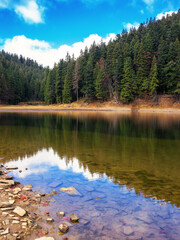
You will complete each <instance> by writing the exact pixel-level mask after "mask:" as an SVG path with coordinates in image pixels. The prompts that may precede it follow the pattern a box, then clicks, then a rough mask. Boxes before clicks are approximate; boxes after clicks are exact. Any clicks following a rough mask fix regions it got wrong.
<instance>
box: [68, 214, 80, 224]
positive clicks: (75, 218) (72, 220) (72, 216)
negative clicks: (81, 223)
mask: <svg viewBox="0 0 180 240" xmlns="http://www.w3.org/2000/svg"><path fill="white" fill-rule="evenodd" d="M70 219H71V222H77V221H78V220H79V218H78V217H77V216H76V214H75V213H72V214H71V215H70Z"/></svg>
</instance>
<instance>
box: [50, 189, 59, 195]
mask: <svg viewBox="0 0 180 240" xmlns="http://www.w3.org/2000/svg"><path fill="white" fill-rule="evenodd" d="M58 194H59V193H58V191H56V190H52V191H51V195H52V196H53V195H54V196H55V195H58Z"/></svg>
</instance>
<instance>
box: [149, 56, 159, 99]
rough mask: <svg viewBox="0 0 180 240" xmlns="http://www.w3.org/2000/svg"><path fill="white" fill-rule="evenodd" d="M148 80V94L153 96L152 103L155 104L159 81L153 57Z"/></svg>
mask: <svg viewBox="0 0 180 240" xmlns="http://www.w3.org/2000/svg"><path fill="white" fill-rule="evenodd" d="M149 80H150V94H151V95H152V96H153V99H154V101H155V102H156V103H157V88H158V86H159V81H158V70H157V61H156V57H155V56H154V57H153V62H152V66H151V72H150V77H149Z"/></svg>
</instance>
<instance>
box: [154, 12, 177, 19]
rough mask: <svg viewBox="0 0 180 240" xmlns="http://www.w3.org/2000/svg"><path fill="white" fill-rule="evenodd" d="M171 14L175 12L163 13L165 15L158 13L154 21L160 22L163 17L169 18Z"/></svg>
mask: <svg viewBox="0 0 180 240" xmlns="http://www.w3.org/2000/svg"><path fill="white" fill-rule="evenodd" d="M173 13H177V11H169V12H165V13H159V14H158V15H157V16H156V19H157V20H161V19H162V18H163V17H166V16H167V15H169V16H171V15H172V14H173Z"/></svg>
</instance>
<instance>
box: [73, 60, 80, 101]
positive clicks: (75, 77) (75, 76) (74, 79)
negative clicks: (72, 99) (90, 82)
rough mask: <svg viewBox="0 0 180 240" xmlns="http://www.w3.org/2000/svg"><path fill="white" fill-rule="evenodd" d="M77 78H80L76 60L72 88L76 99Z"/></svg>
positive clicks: (77, 89)
mask: <svg viewBox="0 0 180 240" xmlns="http://www.w3.org/2000/svg"><path fill="white" fill-rule="evenodd" d="M79 80H80V75H79V62H78V61H76V63H75V68H74V73H73V90H74V92H75V95H76V100H77V101H78V96H79Z"/></svg>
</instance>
